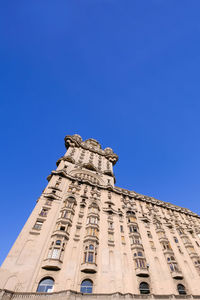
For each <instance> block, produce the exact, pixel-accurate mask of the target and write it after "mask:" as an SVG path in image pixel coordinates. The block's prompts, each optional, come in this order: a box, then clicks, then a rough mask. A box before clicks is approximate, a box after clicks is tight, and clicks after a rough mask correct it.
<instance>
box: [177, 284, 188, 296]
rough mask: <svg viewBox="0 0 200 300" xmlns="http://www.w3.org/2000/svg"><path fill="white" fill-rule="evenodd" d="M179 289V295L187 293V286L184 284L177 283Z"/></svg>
mask: <svg viewBox="0 0 200 300" xmlns="http://www.w3.org/2000/svg"><path fill="white" fill-rule="evenodd" d="M177 290H178V293H179V295H186V291H185V287H184V285H182V284H178V285H177Z"/></svg>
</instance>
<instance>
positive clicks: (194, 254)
mask: <svg viewBox="0 0 200 300" xmlns="http://www.w3.org/2000/svg"><path fill="white" fill-rule="evenodd" d="M189 256H190V258H197V259H198V258H199V255H198V254H197V253H196V252H190V253H189Z"/></svg>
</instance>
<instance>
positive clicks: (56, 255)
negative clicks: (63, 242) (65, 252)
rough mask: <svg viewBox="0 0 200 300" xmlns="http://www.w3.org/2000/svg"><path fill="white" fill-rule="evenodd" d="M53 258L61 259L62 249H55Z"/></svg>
mask: <svg viewBox="0 0 200 300" xmlns="http://www.w3.org/2000/svg"><path fill="white" fill-rule="evenodd" d="M51 258H53V259H59V258H60V249H58V248H54V249H53V251H52V255H51Z"/></svg>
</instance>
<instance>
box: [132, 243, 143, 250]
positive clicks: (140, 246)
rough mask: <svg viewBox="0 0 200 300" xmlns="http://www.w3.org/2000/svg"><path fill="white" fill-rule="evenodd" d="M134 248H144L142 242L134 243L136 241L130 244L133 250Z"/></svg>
mask: <svg viewBox="0 0 200 300" xmlns="http://www.w3.org/2000/svg"><path fill="white" fill-rule="evenodd" d="M135 249H137V250H144V248H143V245H142V244H136V243H133V244H131V250H135Z"/></svg>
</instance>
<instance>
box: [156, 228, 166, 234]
mask: <svg viewBox="0 0 200 300" xmlns="http://www.w3.org/2000/svg"><path fill="white" fill-rule="evenodd" d="M159 232H164V233H165V231H164V229H163V228H156V233H159Z"/></svg>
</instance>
